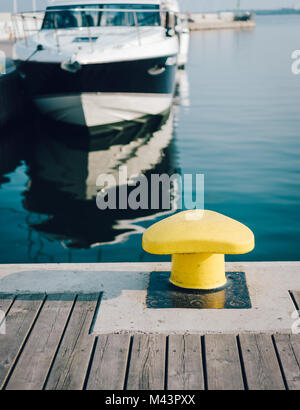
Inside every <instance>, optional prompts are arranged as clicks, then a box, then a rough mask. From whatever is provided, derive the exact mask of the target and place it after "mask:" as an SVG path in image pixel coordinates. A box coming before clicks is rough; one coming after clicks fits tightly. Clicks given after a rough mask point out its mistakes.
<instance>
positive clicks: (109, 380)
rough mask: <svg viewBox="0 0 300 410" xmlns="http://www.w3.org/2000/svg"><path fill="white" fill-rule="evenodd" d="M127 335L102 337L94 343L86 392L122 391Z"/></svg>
mask: <svg viewBox="0 0 300 410" xmlns="http://www.w3.org/2000/svg"><path fill="white" fill-rule="evenodd" d="M129 345H130V336H129V335H114V334H111V335H103V336H99V337H98V338H97V341H96V347H95V352H94V356H93V361H92V365H91V369H90V374H89V378H88V381H87V385H86V389H87V390H123V389H124V383H125V375H126V367H127V359H128V351H129Z"/></svg>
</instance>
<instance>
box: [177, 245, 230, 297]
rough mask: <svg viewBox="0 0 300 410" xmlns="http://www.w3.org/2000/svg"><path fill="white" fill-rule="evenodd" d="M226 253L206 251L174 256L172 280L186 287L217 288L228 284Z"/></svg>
mask: <svg viewBox="0 0 300 410" xmlns="http://www.w3.org/2000/svg"><path fill="white" fill-rule="evenodd" d="M226 281H227V280H226V276H225V258H224V255H212V254H206V253H202V254H201V253H195V254H188V253H186V254H175V255H173V256H172V272H171V277H170V282H171V283H173V285H176V286H179V287H181V288H185V289H203V290H210V289H217V288H220V287H222V286H224V285H225V284H226Z"/></svg>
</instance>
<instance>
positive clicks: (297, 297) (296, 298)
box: [292, 290, 300, 309]
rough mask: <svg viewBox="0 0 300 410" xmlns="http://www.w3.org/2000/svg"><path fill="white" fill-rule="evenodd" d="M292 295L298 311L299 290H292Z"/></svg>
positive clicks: (299, 307) (299, 304)
mask: <svg viewBox="0 0 300 410" xmlns="http://www.w3.org/2000/svg"><path fill="white" fill-rule="evenodd" d="M292 294H293V296H294V299H295V302H296V303H297V308H298V309H300V291H299V290H293V291H292Z"/></svg>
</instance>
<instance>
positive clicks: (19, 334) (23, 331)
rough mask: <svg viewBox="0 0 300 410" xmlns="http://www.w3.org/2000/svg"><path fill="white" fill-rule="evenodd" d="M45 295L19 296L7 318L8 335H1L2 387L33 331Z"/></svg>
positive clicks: (0, 369) (0, 363)
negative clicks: (30, 332)
mask: <svg viewBox="0 0 300 410" xmlns="http://www.w3.org/2000/svg"><path fill="white" fill-rule="evenodd" d="M44 298H45V295H37V294H35V295H19V296H17V298H16V299H15V301H14V303H13V305H12V307H11V309H10V310H9V312H8V315H7V317H6V334H5V335H0V346H1V348H0V386H1V388H3V387H4V386H5V383H6V378H7V376H8V375H9V373H10V370H11V369H12V367H13V365H14V363H15V361H16V358H17V356H18V354H19V352H20V350H21V348H22V346H23V344H24V342H25V340H26V338H27V336H28V334H29V331H30V330H31V327H32V325H33V322H34V320H35V318H36V316H37V314H38V312H39V309H40V308H41V306H42V303H43V300H44Z"/></svg>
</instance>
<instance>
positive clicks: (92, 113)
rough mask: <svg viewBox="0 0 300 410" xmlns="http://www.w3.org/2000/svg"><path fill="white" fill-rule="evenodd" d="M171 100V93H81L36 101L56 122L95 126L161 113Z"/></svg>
mask: <svg viewBox="0 0 300 410" xmlns="http://www.w3.org/2000/svg"><path fill="white" fill-rule="evenodd" d="M172 99H173V95H172V94H132V93H128V94H126V93H125V94H123V93H122V94H118V93H80V94H75V95H54V96H45V97H37V98H35V104H36V105H37V107H38V109H39V111H40V112H41V113H42V114H44V115H47V116H49V117H51V118H52V119H54V120H55V121H62V122H65V123H68V124H73V125H78V126H84V127H88V128H94V127H101V126H103V125H109V124H117V123H122V122H124V121H135V120H138V119H140V118H143V117H145V116H146V115H158V114H161V113H164V112H166V111H167V110H168V109H169V108H170V106H171V104H172Z"/></svg>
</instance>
